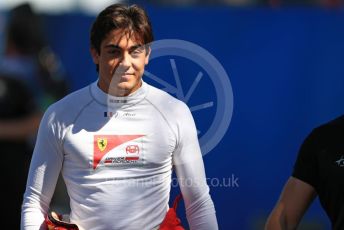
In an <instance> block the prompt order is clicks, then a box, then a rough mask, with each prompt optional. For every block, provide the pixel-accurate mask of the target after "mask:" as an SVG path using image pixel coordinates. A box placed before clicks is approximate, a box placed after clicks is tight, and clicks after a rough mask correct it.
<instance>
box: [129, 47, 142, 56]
mask: <svg viewBox="0 0 344 230" xmlns="http://www.w3.org/2000/svg"><path fill="white" fill-rule="evenodd" d="M143 51H144V48H143V47H142V46H139V47H136V48H135V49H134V50H133V51H131V53H132V54H134V55H138V54H141V53H142V52H143Z"/></svg>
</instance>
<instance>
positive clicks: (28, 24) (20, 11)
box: [7, 3, 46, 55]
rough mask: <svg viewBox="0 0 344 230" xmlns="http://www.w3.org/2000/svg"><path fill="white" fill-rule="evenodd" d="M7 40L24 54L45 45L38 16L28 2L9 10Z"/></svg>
mask: <svg viewBox="0 0 344 230" xmlns="http://www.w3.org/2000/svg"><path fill="white" fill-rule="evenodd" d="M7 42H12V43H13V44H14V45H15V47H16V49H17V50H18V51H19V52H20V53H21V54H24V55H32V54H36V53H37V52H38V51H39V50H40V49H41V48H42V47H43V46H45V44H46V41H45V38H44V36H43V31H42V25H41V20H40V17H39V16H38V15H37V14H36V13H35V12H34V11H33V10H32V8H31V6H30V5H29V4H28V3H25V4H21V5H19V6H17V7H15V8H13V9H12V10H11V11H10V12H9V22H8V26H7Z"/></svg>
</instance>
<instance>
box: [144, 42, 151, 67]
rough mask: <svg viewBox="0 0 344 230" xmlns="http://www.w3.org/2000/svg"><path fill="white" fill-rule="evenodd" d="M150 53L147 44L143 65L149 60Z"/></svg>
mask: <svg viewBox="0 0 344 230" xmlns="http://www.w3.org/2000/svg"><path fill="white" fill-rule="evenodd" d="M150 53H151V48H150V47H149V46H148V47H147V49H146V57H145V65H147V64H148V62H149V55H150Z"/></svg>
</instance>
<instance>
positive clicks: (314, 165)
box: [266, 116, 344, 230]
mask: <svg viewBox="0 0 344 230" xmlns="http://www.w3.org/2000/svg"><path fill="white" fill-rule="evenodd" d="M343 130H344V116H342V117H340V118H337V119H336V120H333V121H331V122H329V123H327V124H325V125H322V126H320V127H318V128H316V129H314V130H313V132H312V133H311V134H310V135H309V136H308V137H307V138H306V140H305V141H304V143H303V145H302V147H301V149H300V152H299V156H298V158H297V161H296V164H295V167H294V172H293V174H292V177H290V178H289V180H288V181H287V183H286V185H285V187H284V190H283V192H282V194H281V197H280V200H279V201H278V203H277V205H276V207H275V208H274V210H273V211H272V213H271V214H270V217H269V219H268V221H267V223H266V230H278V229H296V228H297V226H298V224H299V222H300V220H301V218H302V217H303V215H304V213H305V212H306V210H307V208H308V207H309V205H310V204H311V203H312V201H313V200H314V198H315V197H316V196H319V199H320V203H321V205H322V207H323V209H324V210H325V211H326V213H327V215H328V217H329V218H330V220H331V223H332V229H336V230H337V229H338V230H340V229H344V193H343V192H344V180H343V178H344V142H343V140H344V132H343Z"/></svg>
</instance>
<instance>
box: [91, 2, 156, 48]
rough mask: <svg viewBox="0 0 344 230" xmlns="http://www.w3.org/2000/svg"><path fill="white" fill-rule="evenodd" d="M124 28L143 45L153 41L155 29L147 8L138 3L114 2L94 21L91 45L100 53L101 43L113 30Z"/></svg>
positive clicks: (124, 32)
mask: <svg viewBox="0 0 344 230" xmlns="http://www.w3.org/2000/svg"><path fill="white" fill-rule="evenodd" d="M116 29H120V30H123V34H127V33H129V35H130V36H134V38H135V40H137V41H138V42H141V43H142V45H145V44H148V43H151V42H152V41H153V39H154V38H153V31H152V27H151V23H150V20H149V18H148V15H147V14H146V12H145V10H144V9H143V8H141V7H139V6H138V5H131V6H127V5H123V4H113V5H110V6H108V7H107V8H105V9H104V10H103V11H102V12H100V13H99V15H98V16H97V18H96V20H95V21H94V23H93V25H92V28H91V33H90V42H91V47H92V48H95V49H96V50H97V52H98V53H100V44H101V42H102V41H103V40H104V39H105V37H106V36H107V35H108V33H109V32H110V31H112V30H116Z"/></svg>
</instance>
